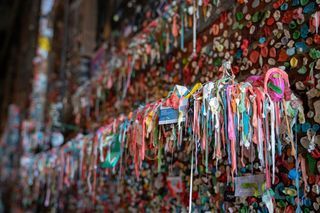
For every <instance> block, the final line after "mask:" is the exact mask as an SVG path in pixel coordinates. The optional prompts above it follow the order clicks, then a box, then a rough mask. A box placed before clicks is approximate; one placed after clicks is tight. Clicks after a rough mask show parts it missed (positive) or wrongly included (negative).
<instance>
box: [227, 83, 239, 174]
mask: <svg viewBox="0 0 320 213" xmlns="http://www.w3.org/2000/svg"><path fill="white" fill-rule="evenodd" d="M231 89H232V88H231V86H229V87H228V88H227V101H228V136H229V139H230V141H231V143H230V149H231V159H232V160H231V165H232V170H231V175H232V180H234V174H235V173H237V171H236V170H237V159H236V145H235V139H236V138H235V134H234V123H233V116H232V109H231V103H230V93H231V92H232V91H231Z"/></svg>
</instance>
